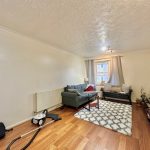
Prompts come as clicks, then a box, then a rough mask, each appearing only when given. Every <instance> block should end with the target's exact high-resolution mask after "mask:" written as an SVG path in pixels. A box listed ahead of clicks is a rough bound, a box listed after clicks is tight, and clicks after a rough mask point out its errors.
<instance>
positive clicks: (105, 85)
mask: <svg viewBox="0 0 150 150" xmlns="http://www.w3.org/2000/svg"><path fill="white" fill-rule="evenodd" d="M111 88H112V85H111V84H110V83H105V84H104V91H107V92H110V91H111Z"/></svg>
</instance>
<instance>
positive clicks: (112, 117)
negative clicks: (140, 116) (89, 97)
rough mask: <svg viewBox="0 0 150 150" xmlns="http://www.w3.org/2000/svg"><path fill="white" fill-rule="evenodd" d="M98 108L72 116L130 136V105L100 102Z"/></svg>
mask: <svg viewBox="0 0 150 150" xmlns="http://www.w3.org/2000/svg"><path fill="white" fill-rule="evenodd" d="M99 106H100V108H99V109H98V108H96V107H91V110H90V111H88V110H87V109H85V108H84V109H82V110H80V111H79V112H77V113H76V114H75V115H74V116H75V117H77V118H80V119H83V120H86V121H89V122H92V123H94V124H97V125H101V126H103V127H105V128H108V129H112V130H114V131H117V132H120V133H122V134H125V135H131V134H132V131H131V128H132V106H131V105H128V104H121V103H115V102H110V101H104V100H100V102H99Z"/></svg>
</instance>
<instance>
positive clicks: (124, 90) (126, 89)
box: [122, 84, 130, 93]
mask: <svg viewBox="0 0 150 150" xmlns="http://www.w3.org/2000/svg"><path fill="white" fill-rule="evenodd" d="M129 90H130V86H128V85H126V84H123V85H122V91H123V92H124V93H129Z"/></svg>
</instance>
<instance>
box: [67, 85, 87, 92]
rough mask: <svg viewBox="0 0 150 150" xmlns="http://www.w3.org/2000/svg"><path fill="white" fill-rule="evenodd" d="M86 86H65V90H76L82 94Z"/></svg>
mask: <svg viewBox="0 0 150 150" xmlns="http://www.w3.org/2000/svg"><path fill="white" fill-rule="evenodd" d="M86 86H87V84H78V85H67V89H77V90H78V91H79V92H83V91H84V89H85V88H86Z"/></svg>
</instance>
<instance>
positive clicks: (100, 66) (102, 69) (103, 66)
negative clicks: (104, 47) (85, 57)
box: [96, 61, 109, 84]
mask: <svg viewBox="0 0 150 150" xmlns="http://www.w3.org/2000/svg"><path fill="white" fill-rule="evenodd" d="M108 80H109V61H101V62H97V63H96V84H100V83H101V82H102V81H104V82H105V83H107V82H108Z"/></svg>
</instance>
